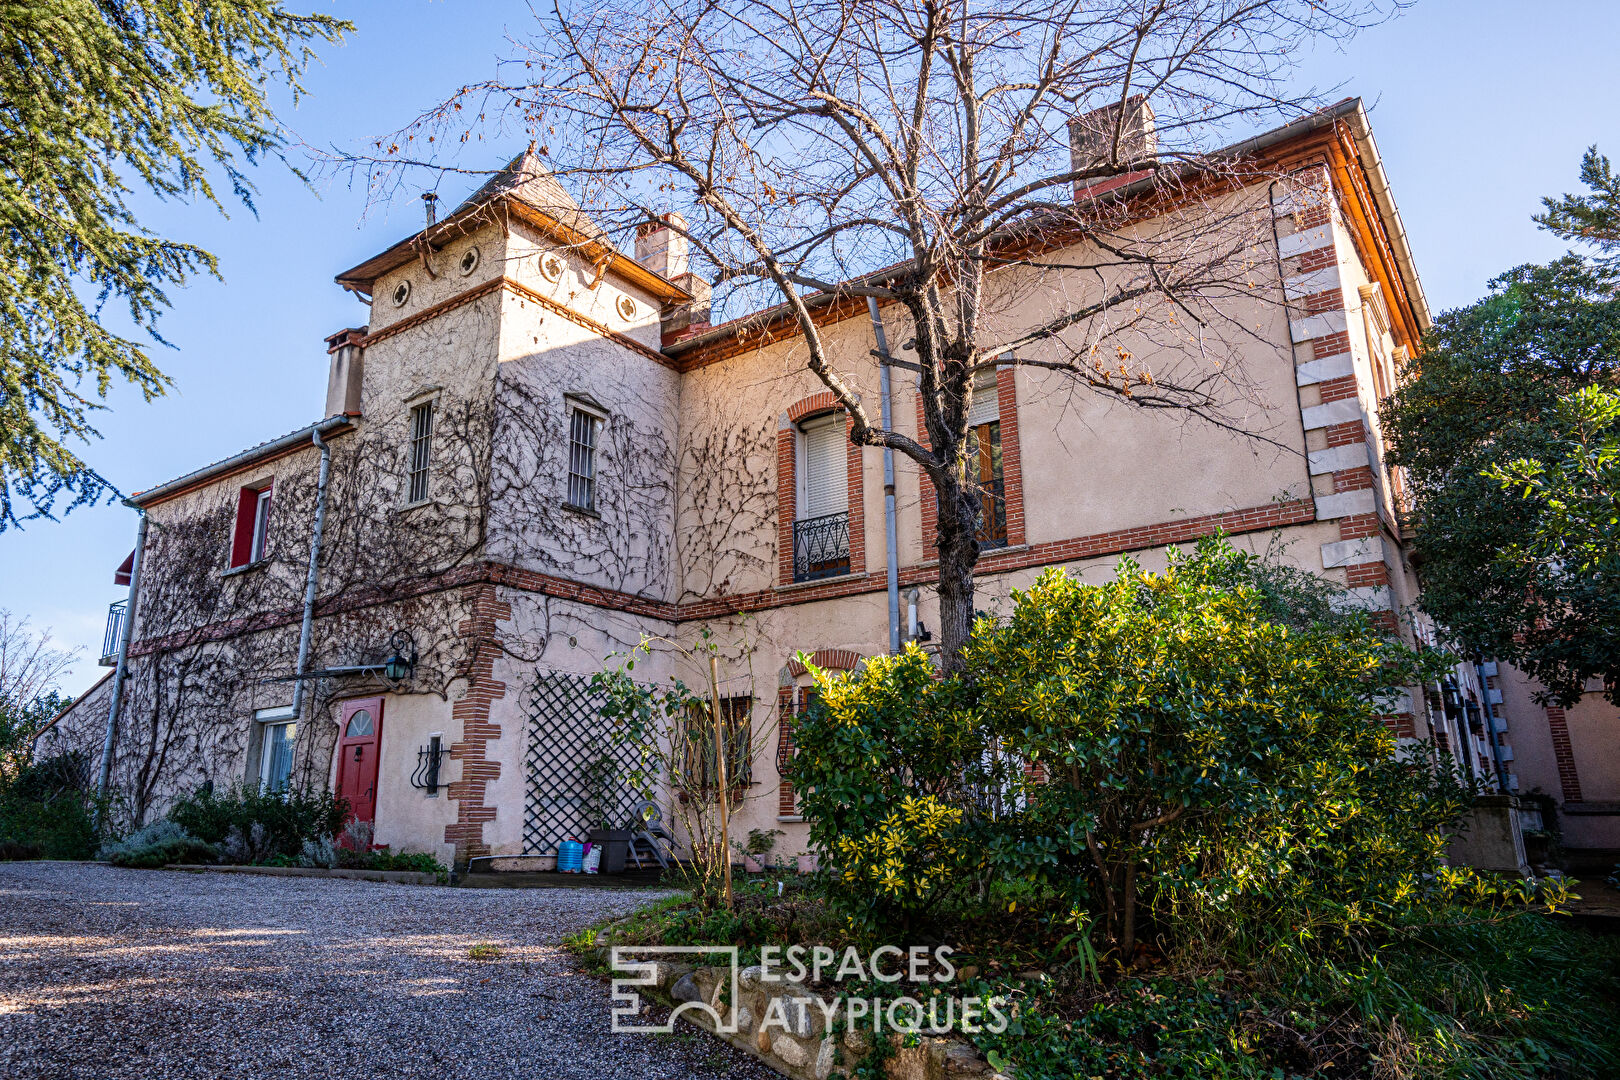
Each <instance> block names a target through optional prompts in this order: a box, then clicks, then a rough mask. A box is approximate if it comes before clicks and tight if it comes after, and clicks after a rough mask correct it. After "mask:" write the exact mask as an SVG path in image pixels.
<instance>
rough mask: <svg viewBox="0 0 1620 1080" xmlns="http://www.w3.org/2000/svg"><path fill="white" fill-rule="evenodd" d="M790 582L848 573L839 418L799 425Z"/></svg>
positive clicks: (844, 446)
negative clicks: (797, 486) (797, 478)
mask: <svg viewBox="0 0 1620 1080" xmlns="http://www.w3.org/2000/svg"><path fill="white" fill-rule="evenodd" d="M798 441H799V445H798V454H797V461H798V471H799V494H798V505H797V506H796V507H795V508H794V509H795V514H794V522H793V580H794V581H814V580H816V579H818V578H826V577H835V576H837V575H839V574H847V573H849V565H850V563H849V440H848V438H847V437H846V436H845V434H844V414H843V413H832V414H831V415H828V416H818V417H816V418H815V419H814V420H806V421H805V422H804V423H803V424H801V425H799V440H798Z"/></svg>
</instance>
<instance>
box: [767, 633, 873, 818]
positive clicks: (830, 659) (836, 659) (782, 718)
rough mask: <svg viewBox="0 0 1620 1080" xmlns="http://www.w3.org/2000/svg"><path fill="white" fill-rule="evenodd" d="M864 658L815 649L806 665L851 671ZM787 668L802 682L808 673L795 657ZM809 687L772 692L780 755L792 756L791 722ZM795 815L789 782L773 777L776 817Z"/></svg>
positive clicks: (796, 807)
mask: <svg viewBox="0 0 1620 1080" xmlns="http://www.w3.org/2000/svg"><path fill="white" fill-rule="evenodd" d="M862 659H864V657H862V656H861V654H860V653H858V652H856V651H855V650H854V649H817V650H816V651H815V652H813V653H811V654H810V662H811V663H812V664H814V665H816V667H818V668H822V669H825V670H828V671H853V670H855V667H856V665H858V664H859V663H860V662H861V660H862ZM787 669H788V672H789V674H791V675H792V676H793V677H794V678H795V679H802V678H803V677H804V676H806V675H808V674H809V673H810V669H809V668H807V667H805V666H804V665H803V664H801V663H799V660H798V657H790V658H789V659H788V662H787ZM808 690H810V687H807V686H800V687H793V686H784V687H781V688H780V689H778V690H777V692H776V722H777V725H778V726H777V731H778V733H779V735H778V737H779V738H780V739H781V744H782V754H783V756H785V757H792V756H793V750H794V743H793V719H794V717H795V716H796V715H797V714H798V712H799V710H800V709H802V708H804V706H805V704H806V702H807V700H808V699H807V696H806V692H807V691H808ZM798 812H799V797H798V795H797V794H796V793H795V792H794V790H793V782H792V781H791V780H787V779H785V778H782V777H778V778H777V784H776V813H777V815H778V816H779V817H794V816H796V815H797V814H798Z"/></svg>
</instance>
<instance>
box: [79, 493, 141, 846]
mask: <svg viewBox="0 0 1620 1080" xmlns="http://www.w3.org/2000/svg"><path fill="white" fill-rule="evenodd" d="M135 512H136V513H138V514H140V515H141V522H140V524H139V525H138V526H136V528H135V558H134V560H133V561H132V562H131V563H130V567H129V600H128V601H126V602H125V604H124V625H123V626H122V627H121V628H119V631H118V667H117V669H116V670H114V672H113V685H112V701H111V702H109V703H108V705H107V734H106V737H105V738H104V739H102V742H101V771H100V773H99V774H98V775H97V777H96V809H95V813H94V816H93V820H92V823H91V829H92V831H94V832H100V831H101V825H102V821H101V809H102V807H103V806H104V805H105V804H106V801H107V785H108V782H109V781H110V780H111V779H112V758H113V743H114V742H115V741H116V740H117V738H118V706H119V704H120V703H121V702H122V701H123V699H124V676H126V675H127V674H128V673H129V639H130V638H131V637H132V636H133V635H134V633H135V605H136V600H137V598H138V595H139V592H140V588H141V556H142V555H143V554H145V552H146V511H145V510H142V509H140V508H138V507H137V508H136V511H135Z"/></svg>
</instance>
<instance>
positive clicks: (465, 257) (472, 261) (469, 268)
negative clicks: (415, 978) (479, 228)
mask: <svg viewBox="0 0 1620 1080" xmlns="http://www.w3.org/2000/svg"><path fill="white" fill-rule="evenodd" d="M458 265H460V267H461V276H462V277H466V276H467V275H468V274H470V273H472V272H473V271H474V270H476V269H478V249H477V248H475V247H470V248H468V249H467V250H466V251H465V252H463V253H462V256H461V262H460V263H459V264H458Z"/></svg>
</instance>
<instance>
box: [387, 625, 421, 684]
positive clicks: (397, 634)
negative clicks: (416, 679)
mask: <svg viewBox="0 0 1620 1080" xmlns="http://www.w3.org/2000/svg"><path fill="white" fill-rule="evenodd" d="M388 648H389V650H390V651H389V654H388V658H387V659H385V660H384V661H383V662H382V677H383V678H384V679H385V680H386V681H388V682H389V683H392V684H393V685H395V686H398V685H399V684H400V683H402V682H404V681H405V680H406V679H409V678H410V677H411V676H412V675H414V674H415V673H416V640H415V639H414V638H412V637H411V635H410V634H409V633H408V632H406V631H404V630H395V631H394V632H393V633H392V634H390V635H389V637H388Z"/></svg>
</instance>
